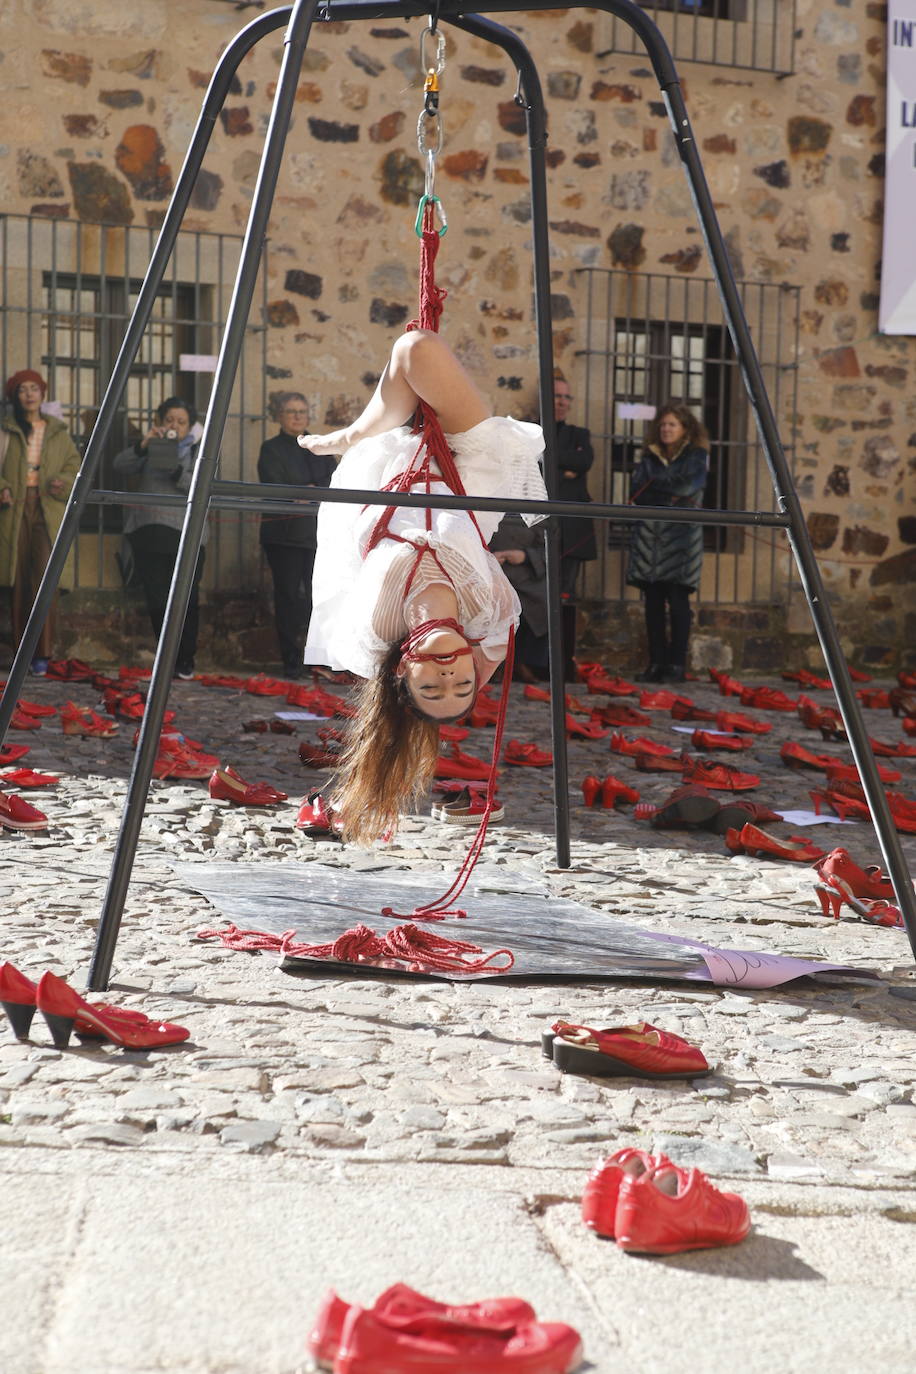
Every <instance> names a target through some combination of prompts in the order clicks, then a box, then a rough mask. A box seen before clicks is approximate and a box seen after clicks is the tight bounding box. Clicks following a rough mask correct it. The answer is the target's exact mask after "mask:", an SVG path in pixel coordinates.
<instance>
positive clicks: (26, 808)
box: [0, 792, 48, 830]
mask: <svg viewBox="0 0 916 1374" xmlns="http://www.w3.org/2000/svg"><path fill="white" fill-rule="evenodd" d="M0 828H2V829H4V830H47V828H48V818H47V816H46V815H45V813H44V812H43V811H39V810H38V807H37V806H30V805H29V803H28V802H27V801H23V800H22V798H21V797H17V796H16V794H15V792H0Z"/></svg>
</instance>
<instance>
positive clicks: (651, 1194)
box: [614, 1165, 751, 1255]
mask: <svg viewBox="0 0 916 1374" xmlns="http://www.w3.org/2000/svg"><path fill="white" fill-rule="evenodd" d="M614 1226H615V1230H616V1236H617V1246H618V1248H619V1249H620V1250H625V1251H626V1252H627V1253H628V1254H631V1253H635V1254H642V1255H676V1254H679V1253H680V1252H681V1251H682V1250H708V1249H712V1248H713V1247H716V1246H720V1245H737V1244H738V1243H739V1242H740V1241H742V1240H744V1238H745V1236H747V1234H748V1232H749V1231H750V1229H751V1218H750V1214H749V1212H748V1210H747V1204H746V1202H745V1201H744V1199H743V1198H740V1197H738V1195H737V1193H722V1192H720V1191H719V1190H718V1188H714V1187H713V1186H712V1184H711V1183H710V1182H709V1179H708V1178H706V1176H705V1174H702V1173H701V1172H700V1170H699V1169H678V1168H676V1167H675V1166H674V1165H659V1166H656V1167H655V1168H652V1169H648V1170H647V1171H646V1172H645V1173H644V1174H641V1175H640V1176H638V1177H635V1178H634V1177H633V1176H631V1175H625V1176H624V1178H623V1179H622V1180H621V1183H620V1191H619V1193H618V1197H617V1214H616V1217H615V1219H614Z"/></svg>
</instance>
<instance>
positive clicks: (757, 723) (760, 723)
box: [716, 711, 773, 735]
mask: <svg viewBox="0 0 916 1374" xmlns="http://www.w3.org/2000/svg"><path fill="white" fill-rule="evenodd" d="M716 728H717V729H718V730H722V731H723V732H724V733H726V734H729V733H730V734H739V735H766V734H769V732H770V731H771V730H772V728H773V727H772V725H771V724H770V722H769V721H768V720H753V719H752V718H751V717H750V716H745V715H742V714H741V712H740V711H717V712H716Z"/></svg>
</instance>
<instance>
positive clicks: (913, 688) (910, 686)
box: [897, 670, 916, 692]
mask: <svg viewBox="0 0 916 1374" xmlns="http://www.w3.org/2000/svg"><path fill="white" fill-rule="evenodd" d="M897 681H898V682H899V683H900V686H901V687H904V688H906V689H907V691H910V692H916V673H908V672H904V671H902V670H901V672H899V673H898V674H897Z"/></svg>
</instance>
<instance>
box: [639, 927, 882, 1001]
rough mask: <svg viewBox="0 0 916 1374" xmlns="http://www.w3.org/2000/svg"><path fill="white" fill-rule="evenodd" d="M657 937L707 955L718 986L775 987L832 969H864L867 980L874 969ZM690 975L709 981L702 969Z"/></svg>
mask: <svg viewBox="0 0 916 1374" xmlns="http://www.w3.org/2000/svg"><path fill="white" fill-rule="evenodd" d="M655 939H656V940H672V941H677V943H678V944H679V945H686V946H689V947H690V948H691V949H697V950H699V951H700V953H701V954H702V956H703V962H704V964H705V965H706V969H707V971H708V976H709V978H710V979H711V980H712V981H713V982H714V983H715V984H716V986H717V987H728V986H731V987H737V988H775V987H779V985H780V984H781V983H791V981H792V979H793V978H805V977H809V978H818V977H823V976H824V975H828V976H829V974H830V973H831V972H840V973H842V974H843V976H844V977H845V976H848V975H849V974H850V973H852V974H853V976H855V973H856V972H861V976H862V978H863V980H864V981H870V979H871V976H872V974H871V971H870V970H866V969H862V970H861V971H859V970H852V969H850V968H849V965H848V964H830V963H825V962H824V961H823V960H820V959H796V958H795V956H794V955H791V954H764V953H762V952H761V951H760V950H758V949H753V950H751V949H718V948H715V947H713V946H712V945H704V944H703V942H702V940H691V939H688V938H687V937H686V936H684V935H670V936H666V935H659V934H658V933H656V934H655ZM685 977H686V978H688V979H690V980H696V981H705V976H704V974H703V973H702V972H694V973H688V974H686V975H685Z"/></svg>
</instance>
